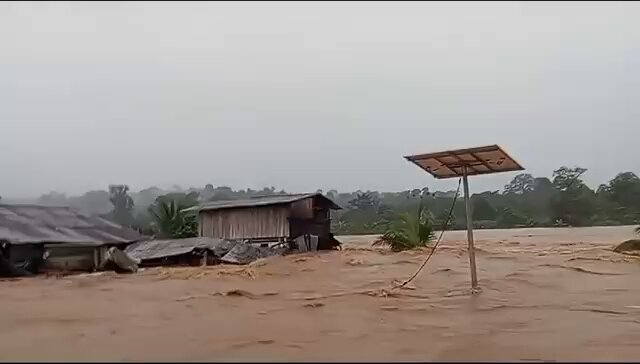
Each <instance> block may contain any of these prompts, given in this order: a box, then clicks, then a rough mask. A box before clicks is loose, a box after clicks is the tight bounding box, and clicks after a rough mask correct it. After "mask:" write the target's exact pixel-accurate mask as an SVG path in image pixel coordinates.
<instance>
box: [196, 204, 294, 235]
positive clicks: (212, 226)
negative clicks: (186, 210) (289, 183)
mask: <svg viewBox="0 0 640 364" xmlns="http://www.w3.org/2000/svg"><path fill="white" fill-rule="evenodd" d="M289 211H290V206H289V205H275V206H262V207H243V208H237V209H233V208H229V209H221V210H214V211H202V212H201V213H200V226H201V228H200V230H201V231H200V235H201V236H206V237H211V238H227V239H254V238H276V237H288V236H289V219H288V218H289Z"/></svg>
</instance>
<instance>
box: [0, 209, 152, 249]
mask: <svg viewBox="0 0 640 364" xmlns="http://www.w3.org/2000/svg"><path fill="white" fill-rule="evenodd" d="M142 238H143V236H142V235H140V234H139V233H138V232H137V231H135V230H133V229H129V228H126V227H124V226H121V225H118V224H116V223H114V222H111V221H109V220H106V219H103V218H101V217H98V216H92V215H87V214H84V213H82V212H79V211H76V210H74V209H72V208H69V207H62V206H60V207H57V206H56V207H52V206H39V205H0V240H4V241H7V242H9V243H11V244H29V243H70V244H82V245H92V246H99V245H103V244H106V243H125V242H132V241H136V240H140V239H142Z"/></svg>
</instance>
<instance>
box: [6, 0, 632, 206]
mask: <svg viewBox="0 0 640 364" xmlns="http://www.w3.org/2000/svg"><path fill="white" fill-rule="evenodd" d="M638 19H640V4H638V3H604V2H603V3H595V2H584V3H578V2H575V3H533V2H532V3H517V2H512V3H507V2H499V3H449V2H444V3H434V2H430V3H416V2H412V3H400V2H393V3H392V2H389V3H382V2H371V3H366V2H354V3H346V2H341V3H337V2H332V3H330V2H326V3H311V2H299V3H292V2H283V3H266V2H260V3H236V2H230V3H221V2H217V3H201V2H198V3H187V2H179V3H178V2H176V3H169V2H158V3H150V2H149V3H115V2H113V3H112V2H109V3H97V2H91V3H88V2H87V3H62V2H60V3H53V2H52V3H28V2H24V3H8V2H3V3H0V175H1V177H0V195H3V196H7V197H9V196H12V197H29V196H36V195H39V194H41V193H45V192H48V191H51V190H57V191H60V192H65V193H68V194H78V193H82V192H85V191H87V190H91V189H105V188H106V186H107V185H108V184H109V183H127V184H129V185H130V186H131V188H132V189H133V190H138V189H141V188H144V187H148V186H151V185H156V186H159V187H168V186H170V185H172V184H174V183H175V184H179V185H181V186H183V187H188V186H203V185H204V184H206V183H212V184H214V185H229V186H232V187H234V188H246V187H251V188H261V187H263V186H271V185H273V186H276V187H277V188H284V189H286V190H288V191H294V192H302V191H312V190H315V189H317V188H323V189H325V190H327V189H331V188H336V189H338V190H356V189H362V190H366V189H376V190H385V191H395V190H402V189H407V188H413V187H420V186H425V185H426V186H429V187H431V188H432V189H433V188H437V189H453V188H455V186H456V181H453V180H448V181H436V180H434V179H433V178H432V177H431V176H430V175H428V174H427V173H426V172H423V171H422V170H420V169H419V168H417V167H416V166H414V165H412V164H410V163H409V162H407V161H405V160H404V159H403V158H402V156H403V155H407V154H413V153H426V152H431V151H438V150H441V149H448V148H458V147H472V146H479V145H485V144H494V143H495V144H499V145H501V146H503V147H504V148H505V149H506V150H507V151H508V152H509V153H510V154H511V155H512V156H513V157H515V158H516V159H517V160H518V161H519V162H520V163H521V164H522V165H524V166H525V167H526V168H527V170H528V172H529V173H532V174H534V175H539V176H543V175H544V176H550V175H551V173H552V171H553V169H555V168H557V167H559V166H560V165H563V164H567V165H570V166H572V165H580V166H582V167H585V168H588V169H589V172H587V175H586V176H585V179H586V181H587V182H588V183H589V184H590V185H592V186H597V184H599V183H604V182H606V181H608V180H609V179H610V178H612V177H613V176H614V175H615V174H616V173H617V172H620V171H633V172H636V173H640V158H639V157H638V150H639V149H638V142H639V130H640V122H639V120H640V102H638V101H639V96H638V95H640V87H639V85H640V21H638ZM514 175H515V173H505V174H497V175H493V176H481V177H474V178H473V181H472V182H471V187H472V190H475V191H478V190H484V189H498V188H501V187H502V186H503V185H504V184H505V183H506V182H508V181H509V180H510V179H511V178H512V177H513V176H514Z"/></svg>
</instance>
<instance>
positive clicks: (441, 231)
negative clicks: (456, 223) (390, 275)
mask: <svg viewBox="0 0 640 364" xmlns="http://www.w3.org/2000/svg"><path fill="white" fill-rule="evenodd" d="M461 183H462V178H459V179H458V188H457V189H456V194H455V196H453V202H452V203H451V207H450V208H449V213H448V215H447V218H446V219H445V221H444V222H443V223H442V229H441V230H440V236H439V237H438V240H437V241H436V243H435V244H434V245H433V249H431V252H430V253H429V255H428V256H427V259H425V261H424V262H422V264H421V265H420V267H419V268H418V269H417V270H416V271H415V273H413V275H412V276H411V277H409V279H407V280H406V281H404V282H402V283H401V284H400V285H397V286H394V287H392V289H396V288H402V287H404V286H406V285H407V284H409V283H410V282H411V281H413V280H414V279H415V278H416V277H417V276H418V274H420V272H421V271H422V269H423V268H424V267H425V266H426V265H427V262H429V259H431V257H432V256H433V253H435V252H436V248H438V245H439V244H440V241H442V237H443V236H444V232H445V230H447V228H448V227H449V221H451V216H453V208H454V207H455V205H456V201H457V200H458V195H460V185H461Z"/></svg>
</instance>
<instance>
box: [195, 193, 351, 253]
mask: <svg viewBox="0 0 640 364" xmlns="http://www.w3.org/2000/svg"><path fill="white" fill-rule="evenodd" d="M335 209H340V206H338V205H336V204H335V203H334V202H333V201H331V200H330V199H328V198H327V197H325V196H323V195H322V194H320V193H309V194H296V195H273V196H264V197H254V198H249V199H243V200H224V201H214V202H209V203H207V204H204V205H202V206H199V207H196V208H192V209H191V210H197V211H198V214H199V220H198V221H199V225H200V236H203V237H211V238H223V239H243V240H248V241H250V242H284V241H292V240H293V239H295V238H297V237H299V236H301V235H315V236H318V248H319V249H325V248H329V247H331V246H334V245H336V243H337V242H336V241H335V239H333V235H332V234H331V210H335ZM338 244H339V243H338Z"/></svg>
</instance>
